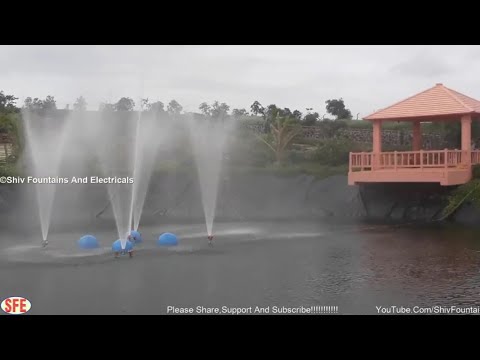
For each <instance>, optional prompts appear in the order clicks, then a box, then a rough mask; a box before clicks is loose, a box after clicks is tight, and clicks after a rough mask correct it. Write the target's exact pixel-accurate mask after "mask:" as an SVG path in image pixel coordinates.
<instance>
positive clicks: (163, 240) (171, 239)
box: [157, 232, 178, 246]
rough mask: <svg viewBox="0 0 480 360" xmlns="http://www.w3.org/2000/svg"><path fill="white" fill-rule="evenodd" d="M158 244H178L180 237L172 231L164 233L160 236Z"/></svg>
mask: <svg viewBox="0 0 480 360" xmlns="http://www.w3.org/2000/svg"><path fill="white" fill-rule="evenodd" d="M157 245H159V246H177V245H178V238H177V235H175V234H172V233H168V232H166V233H163V234H162V235H160V236H159V237H158V240H157Z"/></svg>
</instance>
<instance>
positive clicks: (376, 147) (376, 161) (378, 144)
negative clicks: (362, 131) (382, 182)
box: [372, 120, 382, 170]
mask: <svg viewBox="0 0 480 360" xmlns="http://www.w3.org/2000/svg"><path fill="white" fill-rule="evenodd" d="M372 137H373V139H372V142H373V144H372V145H373V154H372V156H373V159H372V170H376V169H377V168H379V167H380V154H381V152H382V122H381V120H375V121H374V122H373V134H372Z"/></svg>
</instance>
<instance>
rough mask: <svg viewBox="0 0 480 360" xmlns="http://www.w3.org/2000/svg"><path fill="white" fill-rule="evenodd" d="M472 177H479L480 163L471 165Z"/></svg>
mask: <svg viewBox="0 0 480 360" xmlns="http://www.w3.org/2000/svg"><path fill="white" fill-rule="evenodd" d="M472 178H473V179H480V165H473V166H472Z"/></svg>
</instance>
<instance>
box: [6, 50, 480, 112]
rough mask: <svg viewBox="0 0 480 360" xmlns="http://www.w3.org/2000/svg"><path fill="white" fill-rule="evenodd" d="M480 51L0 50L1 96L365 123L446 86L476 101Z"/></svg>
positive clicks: (479, 85)
mask: <svg viewBox="0 0 480 360" xmlns="http://www.w3.org/2000/svg"><path fill="white" fill-rule="evenodd" d="M479 79H480V46H423V45H417V46H358V45H357V46H345V45H342V46H320V45H315V46H313V45H312V46H303V45H302V46H295V45H292V46H287V45H284V46H271V45H255V46H237V45H229V46H224V45H208V46H186V45H168V46H166V45H165V46H164V45H162V46H158V45H157V46H143V45H142V46H138V45H129V46H105V45H84V46H79V45H76V46H65V45H63V46H40V45H37V46H27V45H23V46H6V45H2V46H0V90H3V91H4V92H5V93H7V94H14V95H16V96H17V97H19V98H20V100H19V103H20V104H23V100H24V98H25V97H27V96H31V97H32V98H33V97H39V98H45V97H46V96H47V95H53V96H54V97H55V99H56V100H57V107H59V108H64V107H65V105H66V104H70V106H71V105H72V104H73V103H74V101H75V99H76V98H77V97H78V96H80V95H83V96H84V97H85V98H86V99H87V102H88V104H89V108H90V109H92V110H94V109H97V108H98V105H99V103H100V102H115V101H117V100H118V99H119V98H120V97H123V96H126V97H131V98H132V99H134V101H135V102H136V103H138V99H140V98H141V97H148V98H149V99H150V101H155V100H160V101H162V102H164V103H165V104H166V103H168V102H169V101H170V100H171V99H175V100H177V101H178V102H179V103H180V104H181V105H183V107H184V109H185V110H187V111H195V110H197V109H198V105H199V104H200V103H202V102H204V101H206V102H208V103H211V102H213V101H214V100H218V101H220V102H226V103H227V104H229V105H230V107H231V108H232V109H233V108H246V109H248V110H249V108H250V105H251V104H252V103H253V102H254V101H255V100H258V101H260V103H261V104H263V105H264V106H266V105H268V104H276V105H277V106H281V107H288V108H290V109H291V110H292V111H293V110H295V109H298V110H300V111H302V112H305V108H307V107H313V108H314V110H315V111H317V112H319V113H320V115H323V114H325V101H326V100H327V99H333V98H340V97H342V98H343V99H344V101H345V104H346V106H347V107H348V108H349V109H350V110H351V111H352V114H353V115H354V117H356V115H357V113H360V117H364V116H367V115H368V114H369V113H371V112H373V111H374V110H377V109H379V108H383V107H385V106H388V105H390V104H392V103H393V102H396V101H399V100H402V99H403V98H405V97H408V96H410V95H413V94H415V93H417V92H420V91H423V90H425V89H427V88H429V87H432V86H434V85H435V84H436V83H440V82H441V83H443V84H444V85H445V86H447V87H450V88H453V89H455V90H457V91H459V92H461V93H464V94H466V95H469V96H472V97H474V98H477V99H480V81H479Z"/></svg>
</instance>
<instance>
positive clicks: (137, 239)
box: [129, 230, 143, 244]
mask: <svg viewBox="0 0 480 360" xmlns="http://www.w3.org/2000/svg"><path fill="white" fill-rule="evenodd" d="M129 235H130V240H131V241H132V242H133V243H134V244H140V243H141V242H143V239H142V234H140V232H138V231H137V230H132V231H130V234H129Z"/></svg>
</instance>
